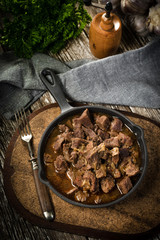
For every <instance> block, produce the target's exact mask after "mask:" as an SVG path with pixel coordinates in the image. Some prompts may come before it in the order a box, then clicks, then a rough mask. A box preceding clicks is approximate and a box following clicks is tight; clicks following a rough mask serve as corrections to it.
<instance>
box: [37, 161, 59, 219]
mask: <svg viewBox="0 0 160 240" xmlns="http://www.w3.org/2000/svg"><path fill="white" fill-rule="evenodd" d="M32 166H33V161H32ZM33 176H34V180H35V185H36V190H37V194H38V198H39V202H40V205H41V209H42V212H43V215H44V217H45V218H46V219H47V220H49V221H52V220H53V219H54V218H55V216H54V212H53V206H52V203H51V200H50V197H49V194H48V190H47V187H46V186H45V185H44V184H43V183H42V182H40V180H39V177H38V167H37V168H33Z"/></svg>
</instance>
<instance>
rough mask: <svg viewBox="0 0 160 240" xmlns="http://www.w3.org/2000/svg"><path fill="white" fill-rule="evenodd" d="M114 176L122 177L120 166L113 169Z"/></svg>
mask: <svg viewBox="0 0 160 240" xmlns="http://www.w3.org/2000/svg"><path fill="white" fill-rule="evenodd" d="M112 176H113V177H114V178H120V177H121V172H120V171H119V169H118V168H115V169H114V170H113V172H112Z"/></svg>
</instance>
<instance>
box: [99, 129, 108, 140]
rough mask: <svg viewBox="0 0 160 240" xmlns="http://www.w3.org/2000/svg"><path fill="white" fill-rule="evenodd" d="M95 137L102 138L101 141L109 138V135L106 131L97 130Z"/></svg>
mask: <svg viewBox="0 0 160 240" xmlns="http://www.w3.org/2000/svg"><path fill="white" fill-rule="evenodd" d="M97 135H98V136H99V137H101V138H102V140H105V139H106V138H109V133H107V132H106V131H103V130H102V129H98V130H97Z"/></svg>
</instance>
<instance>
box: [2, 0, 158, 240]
mask: <svg viewBox="0 0 160 240" xmlns="http://www.w3.org/2000/svg"><path fill="white" fill-rule="evenodd" d="M86 8H87V11H88V12H89V13H90V14H91V16H92V17H93V16H95V15H96V14H97V13H98V12H101V11H102V10H103V9H102V8H101V5H99V6H97V7H95V6H89V7H86ZM122 22H123V20H122ZM88 30H89V27H88V28H86V29H85V30H84V31H83V32H82V34H81V35H80V37H79V38H78V39H76V40H73V41H71V42H70V43H69V44H68V45H67V46H66V48H65V49H63V50H62V51H61V52H60V53H59V54H56V55H54V56H53V57H55V58H57V59H59V60H61V61H70V60H77V59H82V58H93V56H92V55H91V52H90V49H89V38H88V37H89V35H88ZM149 41H150V39H149V38H141V37H137V36H136V35H135V34H134V33H133V32H132V31H131V30H130V28H128V27H127V26H125V24H123V36H122V41H121V45H120V47H119V50H118V53H122V52H125V51H129V50H131V49H137V48H139V47H142V46H144V45H145V44H146V43H148V42H149ZM0 51H1V52H2V51H3V49H2V48H1V47H0ZM53 102H55V100H54V99H53V97H52V96H51V95H50V93H48V92H46V93H45V94H44V95H43V96H42V97H41V98H40V99H38V100H37V101H36V102H35V103H34V104H33V105H32V106H31V107H30V108H29V109H28V112H27V114H30V113H32V112H34V111H35V110H37V109H40V108H41V107H43V106H45V105H48V104H50V103H53ZM106 106H107V107H109V108H112V109H117V110H123V111H129V112H133V113H138V114H140V115H142V116H145V117H148V118H150V119H152V120H156V121H157V122H160V109H148V108H139V107H130V106H127V107H126V106H115V105H114V106H112V105H106ZM14 129H15V122H14V120H6V119H5V118H4V117H3V116H0V131H1V134H0V161H1V169H0V178H1V183H0V232H1V233H0V239H6V240H8V239H13V240H14V239H15V240H18V239H24V240H25V239H26V240H28V239H40V240H44V239H48V240H49V239H50V240H51V239H55V240H56V239H64V240H65V239H66V240H71V239H74V240H86V239H88V240H93V238H90V237H87V236H79V235H74V234H69V233H64V232H63V229H62V232H58V231H53V230H48V229H44V228H39V227H37V226H33V225H31V224H30V223H29V222H28V221H26V220H24V219H23V218H22V217H20V216H19V215H18V214H17V212H15V210H14V209H13V208H12V207H11V206H10V204H9V203H8V201H7V199H6V195H5V192H4V185H3V176H2V170H3V167H4V161H5V152H6V150H7V146H8V144H9V141H10V139H11V137H12V135H13V133H14ZM100 238H101V236H99V239H100ZM106 239H107V237H106ZM148 239H154V240H158V239H160V235H154V234H153V236H152V237H149V238H148Z"/></svg>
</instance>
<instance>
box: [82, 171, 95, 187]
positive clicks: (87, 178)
mask: <svg viewBox="0 0 160 240" xmlns="http://www.w3.org/2000/svg"><path fill="white" fill-rule="evenodd" d="M83 179H84V186H83V188H85V189H86V190H89V191H90V192H96V191H97V187H98V184H97V179H96V176H95V174H94V173H93V172H91V171H90V170H89V171H85V173H84V175H83Z"/></svg>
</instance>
